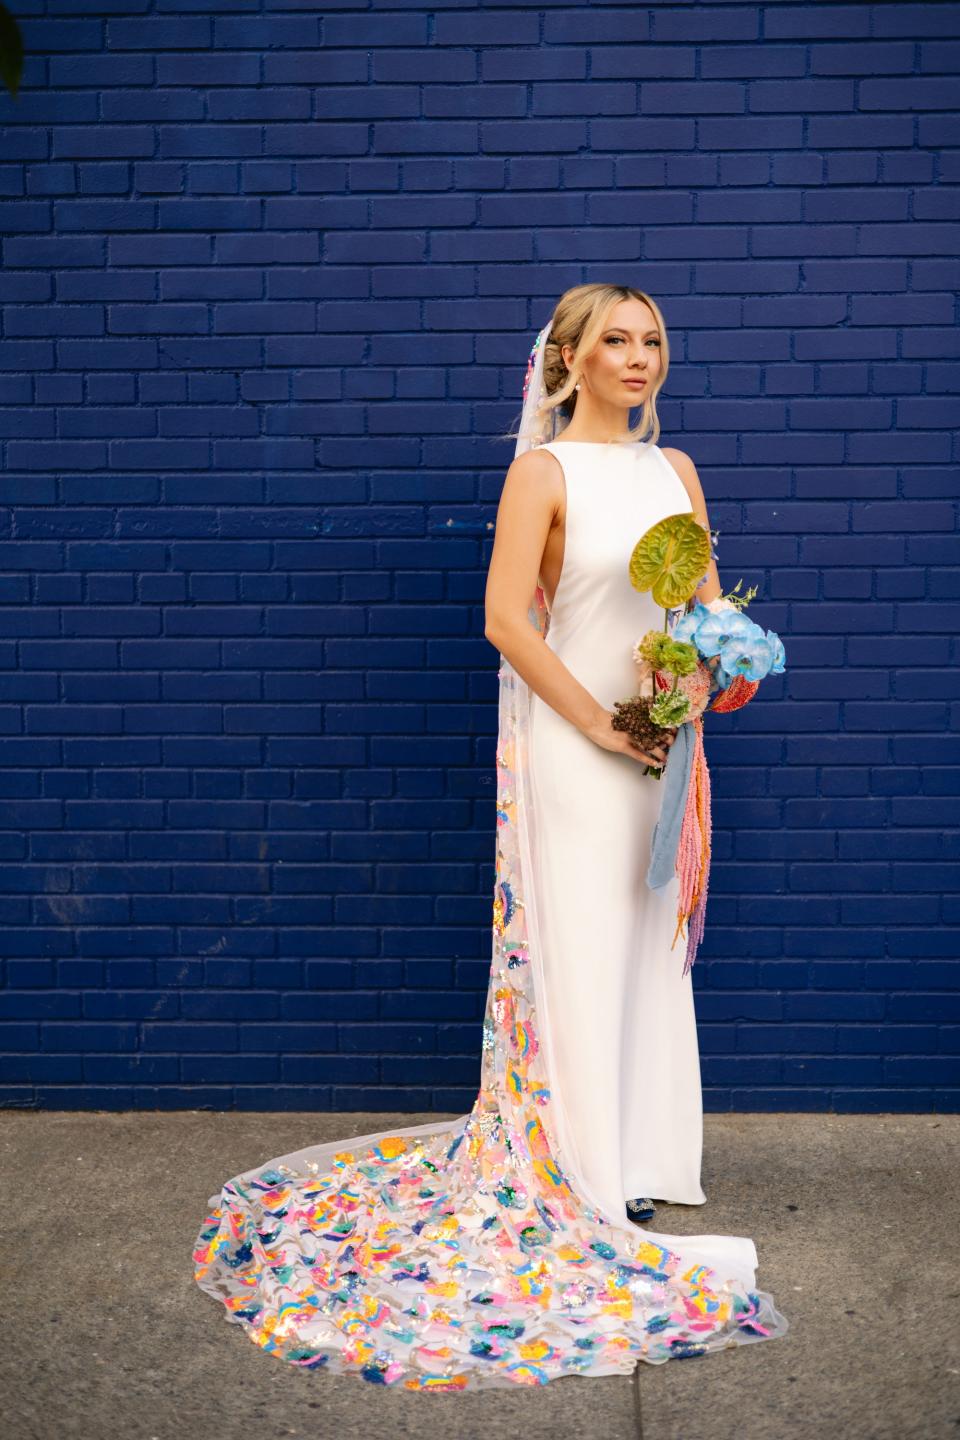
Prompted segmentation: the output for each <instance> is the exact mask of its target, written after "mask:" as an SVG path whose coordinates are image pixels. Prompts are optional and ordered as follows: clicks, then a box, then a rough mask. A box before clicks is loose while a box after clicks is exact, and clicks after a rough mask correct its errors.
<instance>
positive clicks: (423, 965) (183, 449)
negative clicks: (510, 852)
mask: <svg viewBox="0 0 960 1440" xmlns="http://www.w3.org/2000/svg"><path fill="white" fill-rule="evenodd" d="M254 5H255V6H256V0H254ZM14 9H15V11H16V13H17V14H18V15H19V16H20V18H21V21H22V26H23V32H24V37H25V41H26V44H27V47H28V51H29V55H28V59H27V64H26V73H25V83H24V88H23V90H22V92H21V96H20V99H19V101H18V102H16V103H14V102H13V101H12V100H11V99H10V98H9V97H8V96H4V97H3V98H2V100H0V127H2V146H0V197H2V202H0V231H2V268H0V302H2V333H0V359H2V376H0V445H2V459H3V472H2V477H0V487H2V504H0V516H2V520H0V526H2V530H0V567H2V568H0V801H2V804H0V962H2V979H3V984H4V988H3V992H2V995H0V1004H2V1011H0V1033H2V1040H0V1050H2V1052H3V1058H2V1062H0V1065H2V1069H0V1103H3V1104H6V1105H13V1106H51V1107H101V1108H108V1109H110V1108H125V1107H131V1106H142V1107H157V1106H174V1107H176V1106H217V1107H220V1106H225V1107H230V1106H236V1107H241V1108H250V1109H257V1108H265V1107H281V1108H282V1107H297V1108H315V1109H318V1110H323V1109H327V1108H334V1107H335V1108H346V1109H368V1108H377V1107H387V1108H390V1109H392V1110H400V1111H407V1110H413V1109H423V1110H429V1109H433V1108H436V1109H441V1110H446V1111H455V1112H459V1111H461V1110H464V1109H468V1108H469V1107H470V1105H471V1103H472V1101H473V1097H474V1093H475V1088H476V1082H477V1079H478V1076H479V1053H480V1022H481V1017H482V1012H483V1002H484V998H485V990H486V977H487V969H488V964H489V955H490V930H489V925H490V913H491V892H492V885H493V861H494V832H495V824H494V779H495V777H494V739H495V731H496V688H497V679H496V671H497V656H496V654H495V652H494V651H493V650H492V648H491V646H490V645H489V644H488V642H487V641H486V640H485V638H484V635H483V623H484V616H483V591H484V580H485V573H486V566H487V562H488V560H489V552H490V545H491V530H492V521H493V517H494V514H495V507H496V502H497V499H498V496H499V491H500V486H501V483H502V478H503V474H504V471H505V469H506V467H507V465H508V463H509V459H510V450H509V446H505V445H504V444H503V443H502V442H498V440H497V438H496V437H497V435H498V433H500V432H501V431H503V430H504V429H506V428H508V427H509V426H510V425H511V424H512V422H513V421H514V420H515V419H516V416H517V413H518V408H519V395H520V387H521V384H522V378H523V372H524V367H525V363H526V356H527V351H528V348H529V345H530V343H531V341H532V338H533V335H534V334H535V332H536V330H537V329H538V327H539V326H540V325H541V324H542V323H543V322H544V320H545V319H546V317H547V316H548V314H549V310H550V306H551V304H552V302H553V300H554V298H555V297H556V296H557V295H558V294H559V293H561V292H562V291H563V290H564V289H565V288H566V287H568V286H570V285H572V284H577V283H580V282H582V281H584V280H596V279H613V280H617V281H623V282H627V283H631V284H634V285H637V286H640V287H641V288H644V289H647V290H649V291H650V292H652V293H653V294H654V295H655V296H656V297H657V298H658V299H659V301H660V303H661V304H662V306H663V309H664V311H665V314H666V317H667V321H668V325H669V327H670V331H671V337H672V345H673V350H674V356H675V359H674V367H673V370H672V373H671V375H670V378H669V385H668V394H667V396H666V397H665V398H664V400H663V403H662V405H661V417H662V421H663V436H662V443H663V444H665V445H676V446H679V447H680V448H682V449H685V450H687V451H688V453H690V454H691V455H692V456H693V457H694V459H695V461H696V463H697V465H698V468H699V472H700V475H701V477H702V480H703V483H704V487H705V490H706V493H707V497H708V502H709V505H710V510H711V518H712V521H713V523H714V525H715V526H717V527H719V529H720V532H721V536H720V558H721V575H722V578H723V580H724V583H725V585H727V586H729V585H732V584H733V583H735V581H736V580H737V578H738V577H739V576H740V575H741V574H742V575H743V576H744V577H745V583H747V584H757V585H758V586H759V589H760V593H759V596H758V598H757V600H756V601H755V602H754V606H753V609H752V611H751V613H752V614H754V615H756V617H757V618H759V619H761V620H762V621H763V623H765V624H767V625H769V626H771V627H773V628H774V629H776V630H777V631H779V632H780V633H781V634H782V635H783V637H784V639H785V643H786V646H787V653H788V662H789V671H788V673H787V675H786V676H785V677H784V679H783V680H782V681H780V680H770V681H768V682H767V687H765V689H764V693H763V698H762V700H760V701H759V703H755V704H754V705H753V706H751V707H749V708H748V709H747V710H746V711H743V712H741V713H739V714H736V715H733V716H727V717H719V716H718V717H716V718H715V720H713V721H712V722H711V725H710V727H709V730H710V736H709V742H708V743H709V754H710V758H711V763H712V773H713V779H714V789H715V801H716V803H715V825H716V830H715V860H714V871H713V879H712V888H711V901H710V911H709V916H708V933H707V940H706V943H705V946H704V949H703V951H702V954H701V960H700V962H699V963H698V966H697V967H696V970H695V985H696V990H697V1007H698V1016H699V1021H700V1036H701V1047H702V1055H703V1079H704V1086H705V1103H706V1105H707V1107H708V1108H710V1109H748V1110H749V1109H776V1110H789V1109H796V1110H832V1109H833V1110H846V1111H862V1110H877V1109H880V1110H921V1111H922V1110H928V1109H937V1110H948V1109H955V1108H956V1104H957V1098H958V1093H960V1087H958V1079H957V1077H958V1065H957V1048H958V1047H957V1037H958V1034H960V1027H958V1013H957V1011H958V1006H957V999H956V997H957V987H956V983H955V980H956V974H957V969H956V955H957V947H958V940H960V902H958V900H957V898H956V886H955V880H956V875H957V859H958V842H957V829H956V815H957V788H958V776H960V753H958V743H957V739H956V730H957V719H958V713H957V705H958V699H960V691H958V682H957V674H958V671H957V669H956V660H957V649H956V632H957V630H958V626H960V585H958V573H960V571H958V564H957V562H958V559H960V548H958V541H957V510H956V493H957V492H956V487H957V470H956V459H957V454H956V449H957V440H956V435H955V429H954V427H955V421H956V403H955V399H954V398H953V397H954V396H955V394H956V380H957V368H956V356H957V333H958V332H957V329H956V327H955V321H956V318H957V317H956V283H957V271H958V265H957V260H956V256H957V252H958V247H960V223H958V212H957V181H958V178H960V151H958V141H960V126H958V117H957V114H956V98H957V88H956V71H957V66H958V61H960V33H958V32H960V7H958V6H957V5H955V4H914V3H904V4H898V3H885V4H878V5H870V4H832V3H824V4H806V5H804V4H800V5H797V4H790V3H782V4H781V3H771V4H767V5H759V6H757V5H751V4H744V3H723V0H718V3H711V4H698V3H691V4H676V5H672V4H669V3H663V4H652V5H648V6H632V5H626V4H609V5H599V4H597V5H594V4H584V3H582V0H577V3H571V4H563V3H558V4H549V3H545V4H542V5H534V4H529V5H528V4H519V3H517V4H507V5H506V6H493V5H491V6H474V5H471V4H469V3H466V4H464V3H460V0H457V3H448V4H445V3H443V0H440V3H438V4H435V5H432V6H431V7H430V8H429V9H419V8H416V7H415V6H414V5H406V4H398V5H396V6H387V5H381V4H375V5H373V6H372V7H370V6H365V5H362V4H359V5H358V4H354V3H351V0H343V3H341V4H339V5H338V4H337V3H336V0H333V3H328V4H325V5H324V6H322V7H321V6H317V7H316V8H315V10H311V8H310V7H306V8H304V7H299V6H298V7H293V6H291V8H290V9H289V10H285V9H284V7H283V4H282V0H281V3H279V4H277V5H263V6H260V7H259V8H251V6H249V5H240V4H236V5H235V6H234V5H232V4H231V0H223V4H222V5H218V6H216V7H212V9H211V10H210V11H209V12H207V13H197V7H196V6H195V5H194V4H193V3H190V4H187V3H178V0H165V3H164V4H163V5H162V6H160V5H155V4H153V3H148V0H141V3H140V4H136V3H135V4H134V5H133V6H127V7H126V13H124V14H116V15H114V14H110V13H101V14H99V15H94V16H93V17H91V16H90V14H89V7H87V6H81V5H80V4H79V3H77V0H50V3H49V4H46V5H44V4H41V3H33V4H30V3H15V4H14ZM652 1018H653V1017H652Z"/></svg>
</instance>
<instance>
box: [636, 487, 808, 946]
mask: <svg viewBox="0 0 960 1440" xmlns="http://www.w3.org/2000/svg"><path fill="white" fill-rule="evenodd" d="M716 533H718V532H712V531H710V532H708V531H707V530H706V529H705V528H704V527H703V526H702V525H701V524H700V522H699V520H697V519H696V517H695V516H693V515H691V514H690V513H685V514H682V515H668V516H667V518H666V519H664V520H661V521H659V522H658V524H656V525H654V526H652V527H651V528H650V529H649V530H648V531H647V532H646V534H644V535H642V536H641V537H640V539H639V540H638V541H637V543H636V545H635V546H634V548H633V551H632V553H631V556H630V582H631V584H632V585H633V586H634V588H635V589H637V590H641V591H643V590H649V591H650V592H651V594H652V596H653V598H654V600H655V601H656V602H657V604H659V605H662V606H663V607H664V612H665V613H664V623H663V629H662V630H648V631H647V633H646V634H645V635H643V636H642V637H641V638H640V639H639V640H638V641H637V642H636V644H635V645H634V647H633V660H634V664H635V665H636V667H637V673H638V679H639V683H640V687H641V688H640V690H639V691H638V693H637V694H636V695H632V696H631V697H630V698H629V699H627V700H617V701H615V702H614V718H613V720H612V722H611V723H612V725H613V728H614V730H624V731H626V732H627V733H628V734H629V735H630V737H631V739H633V740H635V741H636V742H637V743H638V744H640V745H642V746H643V748H644V749H648V748H649V747H650V746H655V745H663V744H664V743H665V742H666V740H667V739H668V737H669V736H670V734H671V733H673V734H674V735H675V738H674V741H673V745H672V746H671V749H670V752H669V756H668V763H667V765H666V776H667V778H666V782H665V785H664V795H663V802H662V804H661V809H660V817H659V819H658V821H657V824H656V827H655V829H654V832H653V839H652V844H651V857H650V866H649V869H648V871H647V884H648V886H649V887H650V888H651V889H659V888H660V887H661V886H663V885H665V884H667V882H668V881H670V880H672V879H673V878H674V876H677V877H678V878H679V880H680V896H679V903H678V911H677V930H676V932H675V933H674V937H673V943H674V944H676V940H677V935H678V934H680V933H681V931H682V929H683V926H684V925H685V924H686V926H687V955H686V961H685V964H684V968H683V973H684V975H686V974H687V973H688V971H689V969H690V967H691V966H692V964H693V963H694V960H695V958H696V951H697V946H698V945H699V943H700V939H701V938H702V934H703V922H704V916H705V911H706V898H707V884H708V879H709V872H710V837H711V821H710V775H709V771H708V769H707V761H706V754H705V752H704V748H703V718H702V717H703V714H704V712H705V711H706V710H707V709H708V708H710V709H712V710H716V711H719V712H725V711H731V710H739V709H740V708H741V707H742V706H744V705H746V704H747V703H748V702H749V701H750V700H752V699H753V697H754V695H755V694H756V692H757V689H758V687H759V684H760V681H761V680H762V679H763V678H764V676H766V675H782V674H783V672H784V669H785V668H786V667H785V663H784V662H785V653H784V648H783V644H782V642H781V640H780V637H779V636H778V635H776V634H775V633H774V631H772V630H763V629H761V627H760V626H759V625H757V624H755V622H754V621H753V620H750V619H749V618H748V617H747V616H746V615H744V614H743V611H744V609H745V608H746V606H747V605H748V604H749V603H750V601H751V600H752V599H753V598H754V596H755V595H756V593H757V591H756V589H755V588H752V589H749V590H748V591H747V592H746V594H745V595H740V594H739V593H738V592H739V589H740V586H741V584H742V583H743V582H742V579H741V580H738V581H737V584H736V585H735V586H734V588H733V590H731V591H730V592H729V593H728V594H726V595H718V596H717V597H716V598H715V599H714V600H710V601H708V602H707V603H706V604H704V603H703V602H702V601H699V600H697V601H694V599H693V597H694V594H695V592H696V591H697V590H698V589H699V588H700V586H701V585H702V584H703V583H704V582H705V580H706V579H707V571H708V567H709V564H710V560H711V558H714V559H715V558H716V551H715V549H714V544H715V540H714V536H715V534H716ZM671 625H672V629H671ZM711 701H712V702H713V703H712V704H711ZM663 773H664V772H663V767H661V766H655V765H648V766H647V767H646V769H645V771H644V774H649V775H652V776H654V778H655V779H657V780H659V779H660V778H661V776H662V775H663Z"/></svg>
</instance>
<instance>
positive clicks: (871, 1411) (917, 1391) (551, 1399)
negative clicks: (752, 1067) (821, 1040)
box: [0, 1111, 960, 1440]
mask: <svg viewBox="0 0 960 1440" xmlns="http://www.w3.org/2000/svg"><path fill="white" fill-rule="evenodd" d="M431 1118H434V1117H431V1116H428V1115H422V1116H410V1115H404V1116H400V1115H358V1114H349V1115H343V1114H340V1115H321V1114H246V1113H244V1114H237V1113H228V1114H221V1113H214V1112H210V1111H174V1112H165V1111H145V1112H143V1113H130V1112H127V1113H121V1114H113V1113H108V1112H65V1111H58V1112H50V1113H35V1112H32V1111H7V1112H2V1113H0V1180H2V1193H3V1197H4V1200H3V1206H2V1226H3V1234H2V1245H3V1251H2V1253H3V1262H2V1263H3V1271H4V1285H3V1293H4V1295H5V1298H6V1304H5V1306H4V1316H5V1320H6V1325H5V1335H4V1343H3V1345H2V1347H0V1372H2V1374H0V1386H2V1409H0V1415H2V1432H3V1435H4V1437H5V1440H54V1437H57V1440H73V1437H79V1440H107V1437H112V1436H118V1437H122V1440H183V1437H185V1436H189V1437H191V1440H192V1437H196V1440H238V1437H240V1436H254V1435H255V1436H256V1437H257V1440H273V1437H282V1436H302V1437H304V1440H327V1437H331V1440H333V1437H341V1436H343V1437H346V1435H347V1434H348V1433H349V1434H351V1435H356V1436H362V1437H364V1440H388V1437H389V1440H400V1437H417V1440H453V1437H457V1440H500V1437H504V1440H506V1437H510V1440H516V1437H520V1436H522V1437H523V1440H548V1437H549V1440H566V1437H572V1436H584V1437H587V1440H592V1437H594V1436H596V1437H601V1436H602V1437H604V1440H640V1437H642V1440H734V1437H736V1440H787V1437H789V1440H793V1437H814V1436H815V1437H819V1436H821V1435H823V1436H841V1437H843V1440H939V1437H947V1436H951V1437H953V1436H956V1435H957V1433H958V1423H960V1353H958V1352H960V1343H958V1342H960V1303H958V1293H960V1281H958V1278H957V1261H958V1258H960V1247H958V1242H957V1219H958V1207H957V1179H958V1175H960V1117H957V1116H953V1115H890V1116H887V1115H879V1116H878V1115H870V1116H863V1115H850V1116H836V1115H796V1114H780V1115H708V1116H707V1117H706V1120H705V1145H704V1167H703V1186H704V1189H705V1191H706V1193H707V1196H708V1201H707V1204H706V1205H703V1206H660V1207H659V1208H658V1211H657V1215H656V1217H655V1220H654V1222H653V1224H654V1226H655V1228H656V1229H657V1230H662V1231H666V1232H668V1233H675V1234H697V1233H718V1232H719V1233H727V1234H739V1235H749V1236H752V1238H753V1239H754V1240H755V1242H756V1245H757V1251H758V1253H759V1257H760V1266H759V1269H758V1273H757V1282H758V1285H759V1286H760V1288H761V1289H764V1290H769V1291H770V1292H772V1294H773V1296H774V1298H775V1300H776V1302H777V1305H778V1308H779V1309H781V1310H782V1311H783V1312H784V1314H785V1315H786V1316H787V1318H788V1320H789V1321H790V1325H791V1329H790V1332H789V1334H788V1335H786V1336H785V1337H784V1338H782V1339H780V1340H776V1341H770V1342H764V1343H763V1344H758V1345H747V1346H743V1347H738V1348H734V1349H730V1350H724V1351H720V1352H717V1353H715V1354H712V1355H706V1356H703V1357H701V1358H699V1359H693V1360H690V1361H688V1362H686V1363H681V1362H677V1361H674V1362H671V1363H668V1364H666V1365H660V1366H648V1365H640V1366H639V1367H638V1369H637V1371H636V1373H635V1375H634V1376H633V1377H631V1378H620V1377H610V1378H600V1379H587V1378H585V1377H582V1376H567V1377H564V1379H562V1380H556V1381H553V1382H551V1383H550V1384H549V1385H547V1386H545V1387H544V1388H542V1389H536V1390H530V1389H527V1388H526V1387H518V1388H517V1390H516V1391H515V1392H514V1391H480V1392H476V1393H474V1394H465V1395H444V1394H437V1395H413V1394H410V1393H408V1392H401V1393H397V1392H394V1391H390V1390H386V1389H384V1388H383V1387H382V1386H378V1385H369V1384H366V1383H364V1382H363V1381H361V1380H359V1379H358V1378H356V1377H353V1376H349V1377H347V1376H336V1375H330V1374H324V1373H321V1372H314V1373H310V1372H308V1371H300V1370H297V1369H295V1368H294V1367H292V1366H289V1365H286V1364H284V1363H282V1362H280V1361H278V1360H276V1359H274V1358H272V1357H271V1356H269V1355H265V1354H263V1353H262V1352H261V1351H259V1350H258V1349H257V1348H256V1346H254V1345H252V1344H251V1343H250V1341H249V1340H248V1339H247V1337H246V1336H245V1335H244V1334H243V1333H242V1331H241V1330H240V1327H239V1326H235V1325H231V1324H229V1323H228V1322H227V1321H226V1319H225V1318H224V1315H223V1312H222V1310H221V1308H220V1306H219V1305H217V1304H216V1303H215V1302H214V1301H212V1300H210V1299H209V1297H207V1296H206V1295H204V1294H203V1293H202V1292H201V1291H200V1290H199V1289H198V1288H197V1287H196V1285H195V1284H194V1281H193V1275H192V1268H191V1262H190V1250H191V1247H192V1245H193V1241H194V1239H195V1237H196V1234H197V1231H198V1229H199V1227H200V1223H201V1221H202V1220H203V1216H204V1213H205V1206H206V1201H207V1198H208V1196H210V1195H212V1194H214V1193H215V1192H218V1191H219V1189H220V1187H221V1185H222V1184H223V1182H224V1181H225V1180H228V1179H230V1178H231V1177H232V1176H234V1175H237V1174H239V1173H241V1172H242V1171H244V1170H248V1169H251V1168H252V1167H253V1166H255V1165H257V1164H259V1163H261V1162H264V1161H266V1160H268V1159H270V1158H272V1157H273V1156H276V1155H280V1154H286V1153H287V1152H289V1151H292V1150H297V1149H299V1148H301V1147H303V1146H305V1145H308V1144H313V1143H316V1142H319V1141H323V1140H328V1139H329V1140H333V1139H336V1138H337V1137H344V1138H346V1137H349V1136H351V1135H359V1134H363V1133H369V1132H371V1131H375V1130H381V1129H386V1128H388V1127H390V1126H391V1125H395V1124H411V1123H421V1122H424V1121H428V1120H430V1119H431Z"/></svg>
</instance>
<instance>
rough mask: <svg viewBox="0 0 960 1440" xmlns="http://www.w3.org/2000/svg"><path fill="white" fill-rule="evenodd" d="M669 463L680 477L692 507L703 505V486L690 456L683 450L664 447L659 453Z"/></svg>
mask: <svg viewBox="0 0 960 1440" xmlns="http://www.w3.org/2000/svg"><path fill="white" fill-rule="evenodd" d="M660 453H661V454H662V455H663V456H664V458H665V459H666V460H668V461H669V462H670V464H671V465H672V466H673V468H674V470H676V472H677V474H678V475H679V476H680V479H681V480H682V481H683V483H684V485H685V486H686V488H687V494H688V495H689V496H690V499H691V500H692V501H693V502H694V507H695V508H696V506H697V505H698V504H699V505H702V504H703V486H702V485H701V484H700V476H699V475H698V474H697V467H696V465H694V463H693V461H692V460H691V459H690V456H689V455H688V454H686V452H685V451H683V450H674V449H672V448H668V447H666V446H664V447H662V448H661V452H660Z"/></svg>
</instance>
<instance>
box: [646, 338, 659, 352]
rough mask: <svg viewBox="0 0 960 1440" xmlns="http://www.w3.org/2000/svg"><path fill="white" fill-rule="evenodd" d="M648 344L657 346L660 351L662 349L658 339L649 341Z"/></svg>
mask: <svg viewBox="0 0 960 1440" xmlns="http://www.w3.org/2000/svg"><path fill="white" fill-rule="evenodd" d="M647 343H648V344H650V345H656V347H657V349H658V350H659V349H660V341H659V340H658V339H653V340H650V341H648V342H647Z"/></svg>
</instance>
